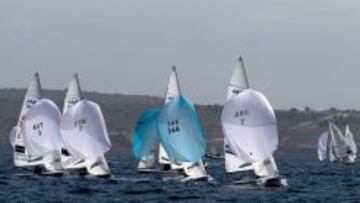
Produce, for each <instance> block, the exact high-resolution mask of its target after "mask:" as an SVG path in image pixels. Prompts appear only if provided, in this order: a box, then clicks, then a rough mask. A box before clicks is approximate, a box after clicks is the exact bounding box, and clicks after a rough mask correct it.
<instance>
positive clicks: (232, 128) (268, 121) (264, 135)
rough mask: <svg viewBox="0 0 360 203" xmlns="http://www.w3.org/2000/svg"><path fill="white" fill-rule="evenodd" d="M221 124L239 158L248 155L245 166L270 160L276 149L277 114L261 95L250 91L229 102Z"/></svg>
mask: <svg viewBox="0 0 360 203" xmlns="http://www.w3.org/2000/svg"><path fill="white" fill-rule="evenodd" d="M221 120H222V125H223V130H224V135H225V139H227V140H228V144H229V145H230V147H231V148H232V149H233V150H234V152H235V154H236V155H237V156H242V154H243V153H245V154H246V159H245V161H246V162H260V161H263V160H266V159H269V158H271V157H272V155H273V152H274V151H275V150H276V149H277V145H278V131H277V122H276V117H275V113H274V111H273V108H272V107H271V105H270V103H269V102H268V100H267V99H266V97H265V96H264V95H262V94H261V93H260V92H257V91H255V90H252V89H247V90H244V91H243V92H242V93H241V94H238V95H236V96H235V97H233V98H231V99H230V100H228V101H227V102H226V103H225V106H224V110H223V112H222V117H221Z"/></svg>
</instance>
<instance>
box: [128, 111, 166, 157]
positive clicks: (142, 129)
mask: <svg viewBox="0 0 360 203" xmlns="http://www.w3.org/2000/svg"><path fill="white" fill-rule="evenodd" d="M159 113H160V109H155V108H151V109H149V110H147V111H146V112H145V113H144V114H143V115H142V116H141V117H140V119H139V121H138V122H137V124H136V126H135V130H134V138H133V153H134V156H135V157H136V158H137V159H141V158H144V157H147V156H149V155H150V154H151V153H153V152H154V151H155V149H156V147H157V145H158V144H159V135H158V131H157V118H158V115H159Z"/></svg>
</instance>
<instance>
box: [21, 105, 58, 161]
mask: <svg viewBox="0 0 360 203" xmlns="http://www.w3.org/2000/svg"><path fill="white" fill-rule="evenodd" d="M60 117H61V115H60V111H59V109H58V107H57V106H56V104H54V103H53V102H52V101H50V100H48V99H41V100H39V101H38V102H37V103H36V104H35V106H33V107H32V108H31V109H30V110H29V111H28V112H27V114H26V115H25V119H24V125H23V128H22V134H23V135H24V142H25V146H26V147H27V148H28V150H29V152H30V154H31V155H32V156H42V155H45V154H47V153H49V152H53V151H59V152H60V147H61V146H60V143H61V137H60V131H59V124H60Z"/></svg>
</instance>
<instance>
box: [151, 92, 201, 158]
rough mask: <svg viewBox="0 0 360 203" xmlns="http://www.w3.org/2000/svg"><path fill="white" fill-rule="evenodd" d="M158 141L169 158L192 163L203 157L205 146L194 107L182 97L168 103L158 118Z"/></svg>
mask: <svg viewBox="0 0 360 203" xmlns="http://www.w3.org/2000/svg"><path fill="white" fill-rule="evenodd" d="M158 119H159V120H158V130H159V135H160V140H161V143H162V145H163V146H164V148H165V150H166V152H167V153H168V155H169V157H170V158H172V159H174V160H175V161H178V162H193V161H198V160H200V159H201V158H202V157H203V156H204V155H205V150H206V145H205V141H204V136H203V133H202V130H201V127H200V123H199V120H198V117H197V115H196V112H195V108H194V105H193V104H192V103H191V102H189V101H188V100H187V99H186V98H184V97H183V96H180V97H178V98H176V99H174V100H172V101H170V102H169V103H168V104H166V106H165V107H164V109H163V110H162V111H161V113H160V115H159V118H158Z"/></svg>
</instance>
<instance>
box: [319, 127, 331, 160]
mask: <svg viewBox="0 0 360 203" xmlns="http://www.w3.org/2000/svg"><path fill="white" fill-rule="evenodd" d="M328 139H329V132H328V131H326V132H323V133H322V134H321V135H320V138H319V141H318V148H317V153H318V157H319V160H320V161H324V160H325V159H326V157H327V153H328V151H327V150H328V147H327V146H328V143H329V142H328Z"/></svg>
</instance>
